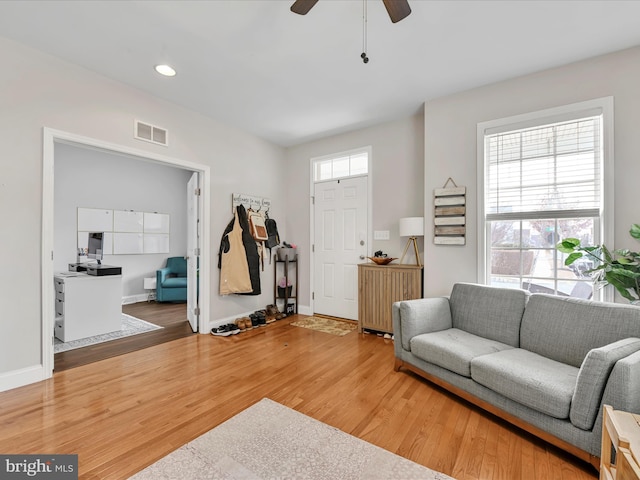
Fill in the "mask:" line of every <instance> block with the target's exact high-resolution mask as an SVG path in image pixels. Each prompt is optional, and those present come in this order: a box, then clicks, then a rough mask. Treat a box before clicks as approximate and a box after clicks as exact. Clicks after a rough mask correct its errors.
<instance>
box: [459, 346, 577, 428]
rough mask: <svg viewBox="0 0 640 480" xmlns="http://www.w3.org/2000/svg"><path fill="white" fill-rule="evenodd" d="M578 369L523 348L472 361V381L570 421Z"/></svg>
mask: <svg viewBox="0 0 640 480" xmlns="http://www.w3.org/2000/svg"><path fill="white" fill-rule="evenodd" d="M577 376H578V369H577V368H576V367H573V366H571V365H565V364H563V363H559V362H556V361H554V360H550V359H548V358H545V357H542V356H540V355H537V354H535V353H533V352H529V351H527V350H523V349H521V348H513V349H510V350H502V351H500V352H497V353H492V354H489V355H482V356H480V357H476V358H474V359H473V360H471V378H472V379H473V380H475V381H476V382H478V383H479V384H481V385H484V386H485V387H487V388H489V389H491V390H493V391H494V392H496V393H499V394H500V395H503V396H505V397H507V398H509V399H511V400H514V401H516V402H518V403H521V404H523V405H526V406H527V407H530V408H533V409H534V410H537V411H538V412H541V413H544V414H546V415H550V416H552V417H555V418H562V419H564V418H568V417H569V410H570V408H571V398H572V396H573V392H574V390H575V386H576V377H577Z"/></svg>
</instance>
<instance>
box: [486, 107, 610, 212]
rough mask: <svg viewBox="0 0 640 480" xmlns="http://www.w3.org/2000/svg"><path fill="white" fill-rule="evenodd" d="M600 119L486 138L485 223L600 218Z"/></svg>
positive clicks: (517, 131)
mask: <svg viewBox="0 0 640 480" xmlns="http://www.w3.org/2000/svg"><path fill="white" fill-rule="evenodd" d="M601 118H602V116H601V115H595V116H589V117H586V118H580V119H576V120H571V121H563V122H558V123H553V124H547V125H544V126H538V127H534V128H524V129H521V130H511V131H508V132H500V133H494V134H490V135H486V136H485V159H486V163H485V166H486V172H485V175H486V177H485V194H486V198H485V212H486V219H487V220H490V221H491V220H508V219H533V218H536V219H540V218H570V217H597V216H599V215H600V209H601V204H602V200H601V197H602V195H601V188H602V187H601V183H602V181H601V178H602V172H601V170H602V158H601V157H602V146H601V144H600V138H601V128H602V126H601V123H602V121H601Z"/></svg>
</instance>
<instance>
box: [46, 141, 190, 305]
mask: <svg viewBox="0 0 640 480" xmlns="http://www.w3.org/2000/svg"><path fill="white" fill-rule="evenodd" d="M54 168H55V170H54V179H55V189H54V191H55V197H54V202H55V206H54V230H55V232H54V249H53V253H54V255H53V268H54V270H55V271H56V272H57V271H65V270H67V268H68V264H69V263H74V262H75V261H76V245H77V210H78V207H80V208H103V209H107V210H135V211H139V212H159V213H166V214H169V216H170V224H169V225H170V229H171V231H170V234H169V253H164V254H147V255H105V257H104V259H103V263H104V264H106V265H117V266H120V267H122V296H123V298H124V299H126V300H127V301H130V300H135V298H133V299H132V298H131V297H135V296H136V295H137V296H138V297H139V298H140V297H143V298H146V292H145V290H144V287H143V278H144V277H155V272H156V270H157V269H158V268H161V267H163V266H165V264H166V260H167V258H168V257H179V256H184V255H186V252H187V217H186V215H185V213H186V211H187V182H188V181H189V178H191V175H192V172H191V171H189V170H184V169H180V168H175V167H170V166H166V165H160V164H157V163H152V162H146V161H143V160H141V159H134V158H129V157H125V156H122V155H115V154H113V153H108V152H103V151H99V150H95V149H88V148H81V147H77V146H72V145H67V144H63V143H58V144H56V146H55V163H54Z"/></svg>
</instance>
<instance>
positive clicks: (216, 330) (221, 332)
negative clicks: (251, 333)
mask: <svg viewBox="0 0 640 480" xmlns="http://www.w3.org/2000/svg"><path fill="white" fill-rule="evenodd" d="M238 331H240V330H238ZM211 335H215V336H216V337H228V336H229V335H233V332H232V331H231V329H230V328H229V325H220V326H219V327H213V328H212V329H211Z"/></svg>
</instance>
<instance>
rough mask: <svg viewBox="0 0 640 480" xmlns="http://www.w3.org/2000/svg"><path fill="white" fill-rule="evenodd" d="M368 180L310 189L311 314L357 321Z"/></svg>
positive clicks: (336, 181)
mask: <svg viewBox="0 0 640 480" xmlns="http://www.w3.org/2000/svg"><path fill="white" fill-rule="evenodd" d="M367 184H368V178H367V177H366V176H365V177H353V178H344V179H340V180H331V181H327V182H321V183H316V184H315V185H314V198H315V203H314V237H315V238H314V290H315V291H314V311H315V313H319V314H324V315H331V316H334V317H341V318H348V319H351V320H357V319H358V263H362V261H363V260H364V259H365V258H366V255H367V249H368V245H367V239H368V226H367V217H368V212H367V207H368V203H367V202H368V193H367V188H368V185H367Z"/></svg>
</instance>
